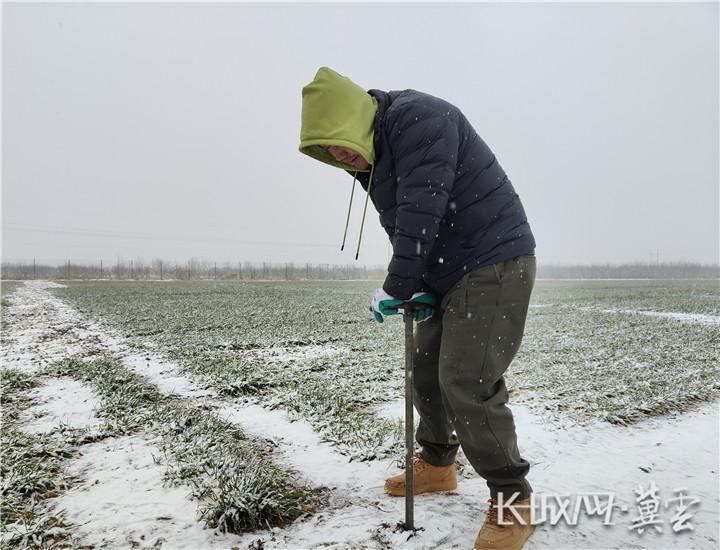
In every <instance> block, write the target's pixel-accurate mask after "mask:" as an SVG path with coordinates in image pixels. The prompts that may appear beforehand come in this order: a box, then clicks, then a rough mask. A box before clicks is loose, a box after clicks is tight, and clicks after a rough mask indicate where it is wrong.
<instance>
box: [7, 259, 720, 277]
mask: <svg viewBox="0 0 720 550" xmlns="http://www.w3.org/2000/svg"><path fill="white" fill-rule="evenodd" d="M1 271H2V273H1V274H0V275H1V276H2V279H46V280H47V279H55V280H57V279H65V280H70V279H105V280H224V281H230V280H239V281H260V280H285V281H303V280H348V279H382V278H384V277H385V275H386V274H387V266H385V265H376V266H366V265H355V264H347V265H336V264H310V263H305V264H296V263H293V262H286V263H271V262H249V261H246V262H227V261H226V262H223V263H221V264H220V263H217V262H215V261H212V260H206V259H197V258H192V259H190V260H189V261H187V262H168V261H164V260H161V259H157V258H156V259H153V260H150V261H148V262H146V261H145V260H143V259H141V258H138V259H134V260H117V261H115V262H112V263H106V262H103V261H102V260H99V261H97V262H88V261H77V262H74V261H72V260H67V261H65V262H64V263H61V264H57V263H55V264H50V263H40V262H36V261H34V260H30V261H14V262H10V261H3V262H2V267H1ZM537 275H538V278H545V279H615V278H617V279H720V266H718V265H711V264H700V263H694V262H664V263H626V264H594V265H552V264H540V265H538V274H537Z"/></svg>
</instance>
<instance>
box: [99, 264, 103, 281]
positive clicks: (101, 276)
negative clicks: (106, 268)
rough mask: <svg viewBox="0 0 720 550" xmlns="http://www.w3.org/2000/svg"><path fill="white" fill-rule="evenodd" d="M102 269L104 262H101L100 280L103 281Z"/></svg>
mask: <svg viewBox="0 0 720 550" xmlns="http://www.w3.org/2000/svg"><path fill="white" fill-rule="evenodd" d="M102 267H103V266H102V260H100V279H101V280H102V278H103V273H102Z"/></svg>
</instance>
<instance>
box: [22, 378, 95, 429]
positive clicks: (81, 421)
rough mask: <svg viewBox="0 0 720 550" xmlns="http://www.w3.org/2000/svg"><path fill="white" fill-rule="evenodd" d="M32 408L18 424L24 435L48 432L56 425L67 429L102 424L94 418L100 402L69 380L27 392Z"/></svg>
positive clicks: (47, 383) (90, 393)
mask: <svg viewBox="0 0 720 550" xmlns="http://www.w3.org/2000/svg"><path fill="white" fill-rule="evenodd" d="M28 396H29V397H30V398H32V399H33V401H34V402H35V404H33V405H32V406H30V407H29V408H28V409H26V410H25V411H23V413H22V415H21V418H20V421H21V422H23V425H22V429H23V430H24V431H26V432H28V433H40V432H49V431H51V430H52V429H53V428H55V427H57V426H58V425H60V424H64V425H66V426H69V427H71V428H93V427H96V426H100V425H101V424H102V423H103V421H102V420H101V419H100V418H98V417H97V416H95V410H96V409H97V406H98V404H99V402H100V398H99V397H98V396H97V394H95V393H94V392H93V391H91V390H90V389H88V388H87V387H86V386H85V385H84V384H82V383H80V382H77V381H76V380H73V379H71V378H64V377H63V378H52V379H50V380H48V381H47V382H46V383H44V384H43V385H41V386H39V387H37V388H35V389H33V390H30V391H29V392H28Z"/></svg>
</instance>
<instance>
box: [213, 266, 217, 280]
mask: <svg viewBox="0 0 720 550" xmlns="http://www.w3.org/2000/svg"><path fill="white" fill-rule="evenodd" d="M213 266H214V273H215V274H214V275H213V277H214V279H215V280H216V281H217V262H215V263H214V264H213Z"/></svg>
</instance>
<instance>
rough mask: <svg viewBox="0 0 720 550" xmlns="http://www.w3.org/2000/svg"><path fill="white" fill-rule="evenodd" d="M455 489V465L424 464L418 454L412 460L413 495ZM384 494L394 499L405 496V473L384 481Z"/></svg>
mask: <svg viewBox="0 0 720 550" xmlns="http://www.w3.org/2000/svg"><path fill="white" fill-rule="evenodd" d="M455 489H457V473H456V469H455V464H450V465H449V466H433V465H432V464H428V463H427V462H425V459H424V458H423V457H422V455H421V454H420V453H415V457H414V459H413V494H414V495H418V494H420V493H430V492H433V491H454V490H455ZM385 492H386V493H388V494H390V495H392V496H394V497H404V496H405V472H403V473H402V474H399V475H396V476H393V477H390V478H388V479H386V480H385Z"/></svg>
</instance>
